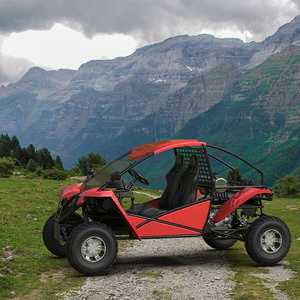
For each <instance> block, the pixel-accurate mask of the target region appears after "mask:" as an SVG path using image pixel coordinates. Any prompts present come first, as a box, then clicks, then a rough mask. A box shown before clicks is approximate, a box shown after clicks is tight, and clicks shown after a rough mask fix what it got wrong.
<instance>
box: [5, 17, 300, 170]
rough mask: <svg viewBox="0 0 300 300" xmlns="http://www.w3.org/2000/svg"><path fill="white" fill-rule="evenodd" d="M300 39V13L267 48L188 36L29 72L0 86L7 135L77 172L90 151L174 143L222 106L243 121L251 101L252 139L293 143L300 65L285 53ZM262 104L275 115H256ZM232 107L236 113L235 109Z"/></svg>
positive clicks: (268, 41)
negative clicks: (106, 57) (126, 52)
mask: <svg viewBox="0 0 300 300" xmlns="http://www.w3.org/2000/svg"><path fill="white" fill-rule="evenodd" d="M299 33H300V16H297V17H296V18H295V19H294V20H292V21H291V22H290V23H288V24H285V25H283V26H282V27H280V28H279V29H278V30H277V32H275V33H274V34H273V35H272V36H270V37H267V38H266V39H265V40H264V41H263V42H260V43H257V42H251V43H244V42H243V41H241V40H239V39H219V38H215V37H213V36H211V35H206V34H200V35H197V36H187V35H184V36H177V37H172V38H169V39H167V40H165V41H162V42H161V43H157V44H154V45H148V46H145V47H143V48H141V49H138V50H136V51H135V52H134V53H133V54H132V55H129V56H127V57H122V58H116V59H113V60H105V61H104V60H95V61H89V62H87V63H85V64H83V65H82V66H81V67H80V68H79V69H78V70H58V71H45V70H43V69H41V68H37V67H35V68H31V69H30V70H29V71H28V72H27V73H26V74H25V75H24V76H23V78H21V79H20V80H19V81H18V82H16V83H12V84H9V85H8V86H7V87H4V86H2V87H0V128H1V132H0V133H2V134H9V135H10V136H12V135H16V136H18V137H19V139H20V142H21V144H22V145H24V146H28V145H29V144H31V143H32V144H34V145H36V147H37V148H38V149H39V148H43V147H46V148H47V149H49V150H50V151H51V153H52V154H53V155H59V156H60V157H61V158H62V159H63V161H64V164H65V166H66V167H67V168H71V167H73V166H74V162H76V161H77V158H78V157H80V156H81V155H84V154H86V153H88V152H90V151H92V150H93V151H97V152H100V153H101V154H103V155H107V156H111V155H112V154H114V153H120V152H123V150H125V151H126V150H127V149H128V148H131V147H132V146H134V145H137V144H140V143H143V142H149V141H153V140H158V139H163V138H170V137H171V136H174V135H176V134H177V133H178V131H180V130H181V129H182V132H187V131H188V130H187V129H185V126H187V127H186V128H189V127H188V126H190V125H189V124H190V123H187V122H188V121H189V120H190V122H192V120H193V119H194V118H198V117H199V118H203V116H206V115H205V112H208V113H209V114H210V113H211V112H212V111H213V112H215V111H216V112H218V107H221V109H223V110H224V109H228V110H229V111H230V110H234V109H236V110H237V113H238V114H239V115H240V114H241V111H242V109H244V105H245V103H248V104H247V105H248V110H247V111H246V112H245V115H247V118H244V122H246V121H247V122H248V121H249V122H250V121H251V120H252V119H253V120H259V121H257V122H258V123H257V124H259V122H263V124H262V125H257V126H256V127H255V126H252V127H251V134H252V135H253V137H256V136H259V134H260V131H263V133H264V134H268V133H266V132H267V128H268V127H270V128H271V129H270V130H271V131H270V140H271V144H272V143H273V142H272V141H273V140H276V139H279V140H280V143H283V141H284V140H286V141H289V138H288V136H289V134H288V135H287V134H286V132H289V131H290V130H296V129H295V128H294V129H293V128H292V127H290V124H297V122H298V117H297V116H294V117H293V116H292V114H291V111H292V110H293V109H295V108H296V106H295V105H298V104H297V100H299V97H298V96H299V95H298V92H299V88H298V81H297V80H298V78H297V76H298V75H297V74H298V70H297V69H296V71H295V70H294V71H293V69H290V68H294V67H295V65H297V63H295V64H294V65H293V64H289V63H284V64H283V61H284V60H285V59H287V58H285V57H286V55H287V54H286V53H285V49H286V48H287V47H289V46H290V45H293V46H295V47H296V46H297V45H300V34H299ZM295 47H294V48H288V49H289V50H288V51H291V53H292V52H293V51H296V50H295V49H297V47H296V48H295ZM274 54H275V55H276V54H277V55H278V57H277V61H278V63H275V60H274V59H275V58H274V57H273V56H272V55H274ZM291 55H292V54H291ZM293 55H297V53H296V52H295V53H294V52H293ZM270 56H272V61H271V62H269V65H266V64H265V63H266V62H267V61H268V59H271V58H270ZM266 59H267V61H265V60H266ZM262 62H263V63H262ZM261 63H262V64H261ZM283 66H285V69H282V68H283ZM297 66H298V65H297ZM273 73H274V74H273ZM275 73H276V74H277V75H276V74H275ZM266 76H269V77H266ZM284 76H287V77H284ZM266 78H269V79H266ZM268 80H269V81H268ZM292 83H293V84H292ZM288 88H290V90H288ZM271 89H272V90H273V92H271ZM264 95H267V97H264ZM297 97H298V98H297ZM226 99H227V100H226ZM230 99H231V100H230ZM250 99H252V100H251V101H252V102H251V101H250ZM229 100H230V101H229ZM246 100H247V101H246ZM226 101H227V102H228V103H227V102H226ZM255 101H256V102H257V101H260V105H263V106H264V107H269V109H270V110H272V111H268V110H267V109H264V110H262V109H260V108H257V109H253V111H252V110H251V109H252V108H254V107H255ZM272 101H275V102H274V104H273V102H272ZM250 102H251V104H250ZM224 103H227V105H228V106H230V105H233V106H232V108H230V109H229V108H227V107H223V106H222V105H225V104H224ZM239 106H241V107H240V108H238V107H239ZM235 107H236V108H235ZM250 111H251V112H250ZM276 111H277V113H275V112H276ZM262 113H266V114H267V116H266V117H265V116H261V115H260V114H262ZM227 115H228V114H227ZM296 115H297V114H296ZM214 118H220V114H219V113H218V114H217V115H216V116H215V117H214ZM251 118H252V119H251ZM223 121H224V120H223ZM228 122H229V120H226V124H227V123H228ZM251 122H253V121H251ZM251 122H250V123H251ZM206 123H207V122H206ZM208 123H209V122H208ZM208 123H207V124H208ZM283 123H284V125H282V124H283ZM245 124H246V123H245ZM247 124H248V123H247ZM255 124H256V123H255ZM276 124H277V125H276ZM205 126H208V125H205ZM276 126H277V127H278V126H279V127H278V128H277V127H276ZM280 126H281V127H280ZM261 127H263V128H261ZM275 127H276V128H277V129H276V130H277V131H276V132H275V131H274V130H275V129H274V128H275ZM218 128H219V127H218V126H217V125H214V126H213V125H210V127H209V128H207V129H205V132H206V131H209V132H211V134H210V135H209V137H212V139H214V136H218V135H221V133H218V132H217V131H214V132H213V130H218ZM227 129H228V128H227ZM201 130H204V129H203V124H202V123H197V126H196V127H195V128H194V129H193V134H196V132H199V135H198V136H200V133H201V135H202V134H204V132H203V133H202V131H201ZM256 131H258V132H256ZM190 133H191V132H188V133H187V136H186V137H188V135H189V134H190ZM178 135H181V133H178ZM182 136H183V135H182ZM251 138H252V137H251ZM258 139H259V141H261V138H258ZM272 139H273V140H272ZM216 140H217V141H218V142H219V141H221V139H219V138H218V139H217V138H216ZM236 140H237V139H235V142H234V143H235V144H236V143H237V142H236ZM264 141H265V139H264ZM127 145H128V146H129V147H127ZM236 147H239V146H236Z"/></svg>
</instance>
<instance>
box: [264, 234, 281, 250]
mask: <svg viewBox="0 0 300 300" xmlns="http://www.w3.org/2000/svg"><path fill="white" fill-rule="evenodd" d="M260 245H261V247H262V249H263V250H264V251H265V252H267V253H275V252H277V251H278V250H279V249H280V248H281V246H282V236H281V234H280V232H279V231H277V230H275V229H269V230H267V231H265V232H264V233H263V234H262V235H261V237H260Z"/></svg>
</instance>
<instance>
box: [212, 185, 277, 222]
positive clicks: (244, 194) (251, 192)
mask: <svg viewBox="0 0 300 300" xmlns="http://www.w3.org/2000/svg"><path fill="white" fill-rule="evenodd" d="M258 194H272V191H270V190H265V189H257V188H253V187H246V188H244V189H242V190H240V191H239V192H238V193H236V194H234V195H233V196H232V197H230V198H229V199H228V200H227V201H226V202H225V203H224V204H223V206H222V207H221V208H220V210H219V211H218V212H217V214H216V215H215V217H214V218H213V222H214V223H218V222H220V221H222V220H223V219H224V218H226V217H227V216H228V215H229V214H230V213H231V212H233V211H234V210H235V209H236V208H237V207H239V206H240V205H241V204H243V203H244V202H246V201H247V200H249V199H250V198H252V197H254V196H255V195H258Z"/></svg>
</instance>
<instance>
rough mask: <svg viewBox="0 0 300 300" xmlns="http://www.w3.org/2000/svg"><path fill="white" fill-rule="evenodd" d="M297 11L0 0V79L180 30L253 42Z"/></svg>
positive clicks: (254, 2)
mask: <svg viewBox="0 0 300 300" xmlns="http://www.w3.org/2000/svg"><path fill="white" fill-rule="evenodd" d="M299 14H300V0H47V1H45V0H0V85H1V84H4V85H6V84H8V83H10V82H15V81H16V80H18V79H19V78H20V77H21V76H22V75H24V73H25V72H26V71H27V70H28V69H29V68H30V67H32V66H40V67H43V68H45V69H60V68H69V69H78V67H79V66H80V65H81V64H82V63H85V62H87V61H89V60H92V59H113V58H115V57H117V56H127V55H129V54H131V53H132V52H134V50H135V49H136V48H139V47H142V46H144V45H147V44H152V43H156V42H160V41H163V40H164V39H166V38H168V37H171V36H176V35H181V34H189V35H197V34H201V33H209V34H212V35H214V36H216V37H220V38H224V37H237V38H240V39H242V40H244V41H245V42H250V41H257V42H259V41H262V40H264V39H265V38H266V37H267V36H269V35H272V34H273V33H275V32H276V30H277V29H278V27H280V26H281V25H283V24H285V23H288V22H290V21H291V20H292V19H293V18H294V17H295V16H297V15H299Z"/></svg>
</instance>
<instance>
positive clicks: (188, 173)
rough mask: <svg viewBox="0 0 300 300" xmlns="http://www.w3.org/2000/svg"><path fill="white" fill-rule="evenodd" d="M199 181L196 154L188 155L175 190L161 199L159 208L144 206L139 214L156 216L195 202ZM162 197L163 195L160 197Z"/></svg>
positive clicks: (149, 216) (150, 216)
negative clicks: (187, 162)
mask: <svg viewBox="0 0 300 300" xmlns="http://www.w3.org/2000/svg"><path fill="white" fill-rule="evenodd" d="M198 183H199V162H198V157H197V156H196V155H192V156H191V157H190V162H189V165H188V166H187V168H186V169H185V170H184V172H183V173H182V175H181V176H180V178H179V182H178V184H177V188H176V190H175V189H174V190H173V191H174V193H172V194H171V195H170V196H171V197H170V198H169V199H167V200H164V199H163V203H162V205H163V206H160V208H156V207H149V206H145V208H144V209H142V210H141V211H140V212H139V215H141V216H145V217H148V218H157V217H159V216H161V215H162V214H164V213H166V212H168V211H169V210H173V209H176V208H178V207H181V206H184V205H186V204H189V203H192V202H195V201H196V199H197V190H198ZM162 198H163V197H162Z"/></svg>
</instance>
